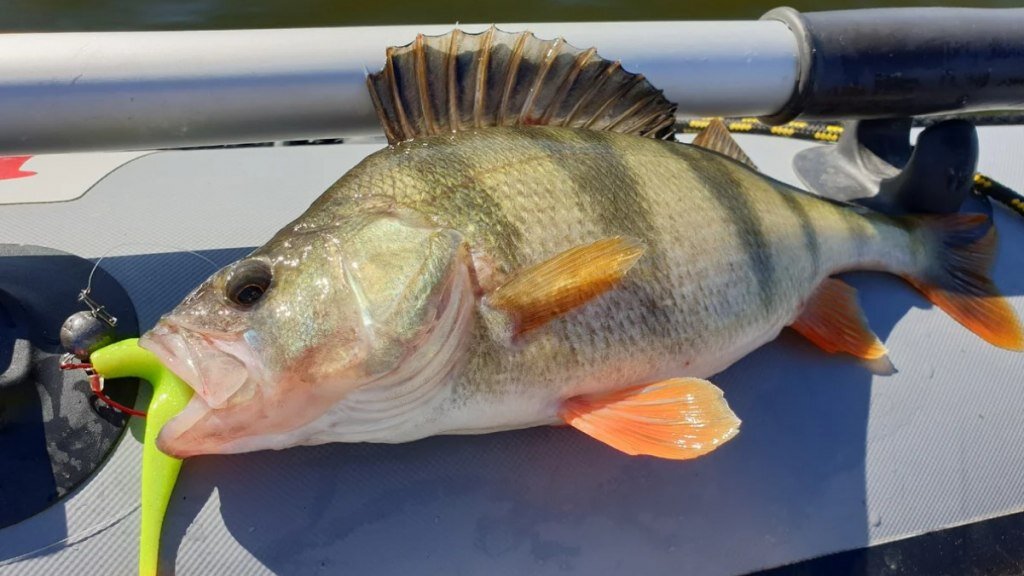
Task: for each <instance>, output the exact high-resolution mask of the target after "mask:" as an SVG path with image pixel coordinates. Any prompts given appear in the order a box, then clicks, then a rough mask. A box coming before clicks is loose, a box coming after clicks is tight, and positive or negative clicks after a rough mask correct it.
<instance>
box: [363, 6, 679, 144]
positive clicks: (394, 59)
mask: <svg viewBox="0 0 1024 576" xmlns="http://www.w3.org/2000/svg"><path fill="white" fill-rule="evenodd" d="M366 84H367V87H368V88H369V90H370V97H371V98H372V99H373V105H374V108H376V110H377V115H378V117H379V118H380V122H381V125H382V126H383V128H384V134H385V135H386V136H387V138H388V142H389V143H391V144H394V143H396V142H401V141H404V140H411V139H413V138H418V137H421V136H430V135H434V134H441V133H443V132H455V131H459V130H465V129H469V128H483V127H489V126H523V125H547V126H570V127H576V128H589V129H592V130H608V131H612V132H622V133H626V134H636V135H640V136H647V137H652V138H662V139H668V138H671V137H672V136H673V135H674V133H675V131H674V126H675V110H676V105H675V104H673V103H671V102H669V101H668V100H667V99H665V96H664V95H663V94H662V92H661V90H658V89H656V88H655V87H654V86H652V85H651V83H650V82H648V81H647V80H646V79H645V78H644V77H643V75H641V74H632V73H630V72H626V71H625V70H623V69H622V66H621V65H620V64H619V63H618V62H612V61H609V60H605V59H603V58H601V57H599V56H598V55H597V52H596V50H595V49H594V48H590V49H587V50H580V49H578V48H574V47H572V46H570V45H569V44H568V43H567V42H566V41H565V40H563V39H562V38H556V39H554V40H540V39H538V38H537V37H535V36H534V35H533V34H532V33H530V32H519V33H515V34H513V33H509V32H503V31H501V30H498V29H497V28H495V27H493V26H492V27H491V28H489V29H488V30H486V31H484V32H480V33H478V34H467V33H465V32H462V31H461V30H453V31H452V32H449V33H448V34H444V35H442V36H424V35H422V34H420V35H419V36H417V37H416V40H415V41H414V42H412V43H411V44H408V45H406V46H402V47H392V48H388V50H387V60H386V61H385V63H384V68H383V69H382V70H381V71H380V72H377V73H376V74H370V75H369V76H368V77H367V78H366Z"/></svg>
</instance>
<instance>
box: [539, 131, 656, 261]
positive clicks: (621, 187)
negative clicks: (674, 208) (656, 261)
mask: <svg viewBox="0 0 1024 576" xmlns="http://www.w3.org/2000/svg"><path fill="white" fill-rule="evenodd" d="M521 133H522V134H523V135H524V136H525V137H526V138H528V139H530V140H531V142H532V143H533V144H534V145H535V146H537V147H538V148H539V149H542V150H544V151H545V152H546V153H548V154H549V155H550V156H551V161H552V163H553V164H554V165H555V166H556V167H557V168H558V170H559V171H560V172H561V174H562V175H564V176H565V179H566V181H567V182H568V183H569V184H570V185H571V186H572V189H573V192H574V193H575V194H576V202H577V204H578V205H579V207H580V211H581V212H583V213H584V214H589V215H591V216H593V218H594V219H595V221H596V223H597V224H598V226H599V227H600V229H601V232H602V233H603V234H605V235H607V236H618V235H627V236H634V237H637V238H638V239H641V240H643V241H644V242H645V243H646V244H647V247H648V249H649V250H648V254H655V253H657V252H658V244H659V238H658V234H657V231H656V229H655V224H654V217H653V214H652V212H651V206H650V204H649V202H648V199H647V197H646V195H644V194H643V191H642V190H641V184H640V182H639V181H638V180H637V178H636V176H635V175H634V173H633V170H632V168H631V167H630V166H629V165H628V164H626V162H625V161H623V159H622V156H621V153H620V152H619V151H618V150H617V149H616V148H615V147H614V146H613V145H612V143H611V142H610V141H609V140H610V139H611V138H614V137H615V136H616V135H611V134H609V133H607V132H599V131H596V130H565V129H562V130H557V129H555V130H549V129H543V128H527V129H523V130H521ZM619 137H620V138H621V137H622V136H619Z"/></svg>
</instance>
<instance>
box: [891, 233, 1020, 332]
mask: <svg viewBox="0 0 1024 576" xmlns="http://www.w3.org/2000/svg"><path fill="white" fill-rule="evenodd" d="M906 220H907V221H908V223H909V224H910V225H911V229H912V230H913V236H914V237H916V239H917V240H918V241H919V242H920V244H919V246H921V247H923V251H922V256H923V260H922V261H921V262H920V264H921V266H920V267H919V269H918V270H917V271H916V272H913V273H910V274H905V275H904V276H905V278H906V279H907V281H908V282H910V283H911V284H912V285H913V286H914V287H915V288H917V289H918V290H920V291H921V293H922V294H924V296H925V297H926V298H928V300H930V301H931V302H932V304H935V305H936V306H938V307H939V308H942V309H943V310H944V311H945V312H946V313H947V314H949V315H950V316H952V317H953V319H954V320H956V321H957V322H959V323H960V324H963V325H964V326H965V327H966V328H967V329H968V330H970V331H971V332H974V333H975V334H977V335H978V336H980V337H981V338H983V339H984V340H986V341H987V342H989V343H991V344H994V345H996V346H999V347H1000V348H1006V349H1008V350H1019V351H1024V330H1022V329H1021V324H1020V320H1019V319H1018V318H1017V315H1016V313H1014V311H1013V308H1012V307H1011V306H1010V304H1009V302H1007V301H1006V299H1005V298H1003V297H1002V295H1001V294H1000V293H999V291H998V289H997V288H996V286H995V284H994V283H993V282H992V279H991V278H990V277H989V270H990V269H991V268H992V262H993V258H994V256H995V249H996V230H995V226H993V225H992V222H991V221H990V220H989V218H988V217H987V216H985V215H983V214H954V215H949V216H910V217H907V219H906Z"/></svg>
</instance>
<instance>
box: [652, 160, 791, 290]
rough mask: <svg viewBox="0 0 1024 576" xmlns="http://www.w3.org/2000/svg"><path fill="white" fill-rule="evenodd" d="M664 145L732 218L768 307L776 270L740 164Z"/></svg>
mask: <svg viewBox="0 0 1024 576" xmlns="http://www.w3.org/2000/svg"><path fill="white" fill-rule="evenodd" d="M667 149H668V150H669V151H671V152H672V154H674V155H676V156H677V157H679V158H680V159H682V160H683V161H685V162H686V163H687V164H688V165H689V167H690V171H691V172H692V173H693V175H694V177H695V178H697V180H698V181H699V182H700V183H701V184H702V185H703V186H704V188H705V189H706V190H707V192H708V195H709V197H710V198H712V199H713V200H714V201H715V202H716V203H717V204H718V206H719V207H720V208H721V209H722V212H723V213H724V214H725V215H726V216H727V217H728V218H729V219H730V221H731V222H732V224H733V228H734V229H735V231H736V236H737V237H738V238H739V240H740V242H741V243H742V244H743V249H744V252H745V253H746V256H747V259H748V260H749V263H750V269H751V271H752V272H753V274H754V278H755V280H756V282H757V290H758V294H759V295H760V300H761V304H762V305H764V306H765V308H766V309H767V308H768V307H770V306H771V305H772V304H773V303H774V302H775V300H776V287H777V283H776V275H777V270H776V266H775V262H774V259H773V258H772V250H771V245H770V243H769V242H770V241H769V239H768V236H767V234H766V233H765V230H764V226H763V224H762V222H761V218H760V216H758V214H757V211H756V210H754V208H753V207H752V206H751V205H750V203H749V202H748V198H747V196H746V195H745V194H744V192H743V184H742V183H741V182H740V181H739V180H738V179H737V178H736V171H738V170H741V168H740V167H739V166H736V165H733V164H732V163H731V162H729V161H728V160H726V159H724V158H720V157H719V156H718V155H717V154H713V153H710V152H704V151H703V150H698V149H696V148H692V147H686V146H685V145H683V144H676V145H672V146H668V147H667Z"/></svg>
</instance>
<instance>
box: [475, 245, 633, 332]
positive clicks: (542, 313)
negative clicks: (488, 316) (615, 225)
mask: <svg viewBox="0 0 1024 576" xmlns="http://www.w3.org/2000/svg"><path fill="white" fill-rule="evenodd" d="M643 253H644V247H643V245H642V244H641V243H640V242H638V241H636V240H632V239H629V238H622V237H618V236H617V237H613V238H605V239H603V240H598V241H597V242H594V243H592V244H587V245H585V246H578V247H576V248H571V249H569V250H566V251H565V252H562V253H561V254H558V255H557V256H554V257H553V258H550V259H548V260H545V261H543V262H541V263H539V264H536V265H534V266H531V267H529V268H527V269H525V270H522V271H520V272H518V273H517V274H515V275H514V276H513V277H512V278H511V279H510V280H509V281H508V282H506V283H505V284H503V285H502V286H500V287H498V288H497V289H496V290H495V291H494V292H493V293H492V294H490V296H488V298H487V304H488V305H489V306H490V307H491V308H494V309H496V310H500V311H502V312H505V313H507V314H508V315H509V316H510V317H511V320H512V324H513V332H514V333H515V334H522V333H523V332H526V331H529V330H532V329H534V328H537V327H539V326H542V325H544V324H546V323H547V322H548V321H550V320H552V319H553V318H556V317H558V316H560V315H562V314H564V313H566V312H568V311H570V310H572V309H574V308H577V307H579V306H581V305H583V304H585V303H587V302H589V301H591V300H593V299H594V298H597V297H598V296H600V295H601V294H604V293H605V292H607V291H608V290H611V289H612V288H613V287H614V286H615V285H616V284H618V283H619V281H621V280H622V278H623V277H624V276H625V275H626V272H628V271H629V269H630V268H632V267H633V265H634V264H635V263H636V261H637V260H638V259H639V258H640V256H641V255H643Z"/></svg>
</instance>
